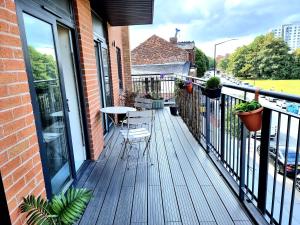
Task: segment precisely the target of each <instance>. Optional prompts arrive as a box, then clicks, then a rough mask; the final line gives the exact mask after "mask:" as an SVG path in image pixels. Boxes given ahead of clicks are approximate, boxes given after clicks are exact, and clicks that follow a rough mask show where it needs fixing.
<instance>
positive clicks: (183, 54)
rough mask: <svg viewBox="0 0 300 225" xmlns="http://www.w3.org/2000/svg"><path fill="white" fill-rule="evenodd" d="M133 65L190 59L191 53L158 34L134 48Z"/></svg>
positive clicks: (132, 53) (132, 54)
mask: <svg viewBox="0 0 300 225" xmlns="http://www.w3.org/2000/svg"><path fill="white" fill-rule="evenodd" d="M131 60H132V64H133V65H143V64H164V63H174V62H186V61H189V53H188V52H187V51H186V50H183V49H181V48H178V47H176V46H175V45H174V44H172V43H170V42H168V41H166V40H165V39H163V38H160V37H158V36H156V35H153V36H151V37H150V38H149V39H147V40H146V41H144V42H143V43H142V44H140V45H139V46H138V47H136V48H135V49H133V50H132V52H131Z"/></svg>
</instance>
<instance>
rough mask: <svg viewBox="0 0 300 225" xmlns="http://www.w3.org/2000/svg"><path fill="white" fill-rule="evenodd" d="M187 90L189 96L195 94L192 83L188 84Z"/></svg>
mask: <svg viewBox="0 0 300 225" xmlns="http://www.w3.org/2000/svg"><path fill="white" fill-rule="evenodd" d="M185 89H186V91H187V92H188V93H189V94H192V93H193V84H192V83H190V84H187V85H186V86H185Z"/></svg>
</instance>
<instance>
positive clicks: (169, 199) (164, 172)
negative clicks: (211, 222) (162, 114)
mask: <svg viewBox="0 0 300 225" xmlns="http://www.w3.org/2000/svg"><path fill="white" fill-rule="evenodd" d="M156 116H157V118H156V120H155V124H156V142H157V149H156V150H157V156H158V164H159V174H160V181H161V189H162V199H163V208H164V215H165V221H166V222H174V221H181V218H180V211H179V207H178V203H177V198H176V193H175V188H174V181H173V179H172V173H171V171H172V170H171V167H170V165H169V161H168V157H167V152H166V148H167V146H166V145H165V142H164V136H163V134H162V129H161V127H160V120H159V117H158V115H156ZM170 147H173V146H170ZM173 174H174V173H173ZM174 176H177V175H176V174H174ZM178 183H179V182H178ZM180 183H181V182H180Z"/></svg>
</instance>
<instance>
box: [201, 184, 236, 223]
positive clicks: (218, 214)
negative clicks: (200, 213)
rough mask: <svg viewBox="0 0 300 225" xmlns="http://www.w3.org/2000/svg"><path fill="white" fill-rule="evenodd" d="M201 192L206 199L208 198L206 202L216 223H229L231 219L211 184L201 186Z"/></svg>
mask: <svg viewBox="0 0 300 225" xmlns="http://www.w3.org/2000/svg"><path fill="white" fill-rule="evenodd" d="M201 188H202V190H203V193H204V195H205V197H206V199H209V201H208V204H209V206H210V208H211V210H212V212H213V214H214V217H215V219H216V222H217V224H220V225H231V224H233V221H232V219H231V217H230V215H229V214H228V211H227V210H226V208H225V206H224V205H223V202H222V201H221V199H220V197H219V195H218V193H217V192H216V190H215V189H214V187H212V186H202V187H201Z"/></svg>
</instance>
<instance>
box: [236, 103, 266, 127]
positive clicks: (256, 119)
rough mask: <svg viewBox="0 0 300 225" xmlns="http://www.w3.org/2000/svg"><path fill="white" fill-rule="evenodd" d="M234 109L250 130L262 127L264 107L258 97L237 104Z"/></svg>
mask: <svg viewBox="0 0 300 225" xmlns="http://www.w3.org/2000/svg"><path fill="white" fill-rule="evenodd" d="M234 111H235V113H236V114H237V115H238V116H239V117H240V119H241V120H242V121H243V123H244V124H245V126H246V127H247V129H248V130H249V131H258V130H260V129H261V124H262V112H263V107H262V106H261V104H260V103H259V102H258V101H257V99H256V100H252V101H250V102H242V103H239V104H237V105H235V107H234Z"/></svg>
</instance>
